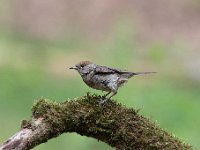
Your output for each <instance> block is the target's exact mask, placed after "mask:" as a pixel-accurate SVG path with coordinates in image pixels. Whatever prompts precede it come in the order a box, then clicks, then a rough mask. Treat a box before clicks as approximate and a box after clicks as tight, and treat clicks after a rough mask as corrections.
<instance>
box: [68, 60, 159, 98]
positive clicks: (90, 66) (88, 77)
mask: <svg viewBox="0 0 200 150" xmlns="http://www.w3.org/2000/svg"><path fill="white" fill-rule="evenodd" d="M69 69H74V70H76V71H78V73H79V74H80V76H81V77H82V79H83V81H84V82H85V83H86V84H87V85H88V86H89V87H91V88H93V89H96V90H101V91H105V92H107V93H106V94H105V95H104V97H105V98H106V97H107V96H108V95H109V94H111V95H110V96H109V97H108V99H110V98H111V97H113V96H114V95H116V94H117V91H118V89H119V87H121V86H122V85H124V83H126V82H127V81H128V80H129V78H131V77H133V76H135V75H141V74H150V73H156V72H130V71H123V70H120V69H114V68H110V67H106V66H100V65H96V64H95V63H93V62H91V61H81V62H79V63H77V64H76V65H75V66H74V67H70V68H69Z"/></svg>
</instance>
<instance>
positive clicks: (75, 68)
mask: <svg viewBox="0 0 200 150" xmlns="http://www.w3.org/2000/svg"><path fill="white" fill-rule="evenodd" d="M69 69H74V70H77V67H70V68H69Z"/></svg>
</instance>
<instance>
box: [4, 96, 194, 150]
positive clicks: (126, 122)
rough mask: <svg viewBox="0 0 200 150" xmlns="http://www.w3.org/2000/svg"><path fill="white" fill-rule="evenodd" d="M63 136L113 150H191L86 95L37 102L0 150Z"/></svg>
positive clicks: (129, 112)
mask: <svg viewBox="0 0 200 150" xmlns="http://www.w3.org/2000/svg"><path fill="white" fill-rule="evenodd" d="M67 132H76V133H78V134H80V135H84V136H88V137H93V138H96V139H97V140H101V141H103V142H105V143H107V144H109V145H110V146H111V147H114V148H116V149H117V150H135V149H136V150H177V149H181V150H192V147H191V146H190V145H188V144H185V143H184V142H183V141H181V140H179V139H178V138H176V137H174V136H172V135H171V134H170V133H167V132H166V131H164V130H163V129H161V128H160V127H159V126H158V125H156V124H155V123H154V122H152V121H150V120H149V119H147V118H145V117H143V116H141V115H139V114H138V111H137V110H134V109H129V108H126V107H124V106H122V105H121V104H119V103H116V102H115V101H113V100H109V99H106V98H104V97H101V96H96V95H89V94H87V95H86V96H83V97H80V98H77V99H75V100H69V101H65V102H62V103H57V102H52V101H49V100H45V99H41V100H39V101H38V102H36V103H35V104H34V105H33V108H32V119H31V120H29V121H26V120H24V121H22V125H21V130H20V131H19V132H18V133H16V134H15V135H14V136H12V137H11V138H10V139H8V140H7V141H6V142H4V143H3V144H2V145H1V146H0V150H10V149H16V150H28V149H31V148H33V147H35V146H37V145H39V144H41V143H44V142H47V140H48V139H51V138H54V137H57V136H59V135H60V134H62V133H67Z"/></svg>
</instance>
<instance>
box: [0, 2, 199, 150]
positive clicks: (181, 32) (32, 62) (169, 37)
mask: <svg viewBox="0 0 200 150" xmlns="http://www.w3.org/2000/svg"><path fill="white" fill-rule="evenodd" d="M0 4H1V5H0V118H1V119H0V143H2V142H3V141H4V140H6V139H7V138H8V137H10V136H11V135H13V134H14V133H15V132H17V131H18V130H19V126H20V123H21V120H23V119H29V118H30V115H31V106H32V104H33V102H34V101H35V100H37V99H39V98H41V97H43V98H48V99H51V100H56V101H64V100H66V99H68V98H69V99H73V98H75V97H80V96H82V95H85V94H86V92H88V91H90V92H91V93H99V94H103V93H102V92H99V91H96V90H93V89H90V88H88V87H87V86H86V85H85V84H84V83H83V82H82V79H81V78H80V76H79V75H78V74H77V72H75V71H72V70H69V69H67V68H69V67H71V66H73V65H74V64H76V63H77V62H79V61H81V60H90V61H94V62H96V63H97V64H100V65H106V66H110V67H116V68H124V69H127V70H132V71H157V72H158V73H157V74H156V75H148V76H137V77H135V78H133V79H131V80H130V81H129V82H128V83H127V84H126V86H124V87H123V88H121V89H120V90H119V92H118V94H117V95H116V96H115V97H114V99H117V101H118V102H120V103H122V104H124V105H126V106H127V107H133V108H136V109H141V111H140V113H141V114H143V115H145V116H146V117H148V118H151V119H152V120H155V121H156V122H157V123H158V124H159V125H160V126H161V127H162V128H164V129H165V130H167V131H169V132H171V133H173V134H174V135H176V136H177V137H179V138H181V139H183V140H184V141H185V142H188V143H190V144H192V145H193V146H194V147H195V148H200V138H199V133H200V118H199V114H200V108H199V106H200V59H199V55H200V51H199V48H200V43H199V40H200V26H199V24H200V19H199V18H200V13H199V12H200V1H199V0H193V1H190V0H173V1H172V0H168V1H159V0H150V1H145V0H128V1H125V2H124V1H119V0H117V1H116V0H109V1H107V0H102V1H98V0H86V1H81V0H76V1H70V0H65V1H49V0H43V1H39V0H29V1H27V0H21V1H11V0H2V1H1V2H0ZM94 148H95V149H97V150H98V149H99V150H101V149H105V150H111V149H112V148H110V147H109V146H107V145H106V144H104V143H102V142H100V141H97V140H95V139H92V138H87V137H83V136H80V135H78V134H75V133H69V134H63V135H61V136H60V137H58V138H55V139H52V140H50V141H48V142H47V143H45V144H42V145H40V146H38V147H36V148H34V149H36V150H47V149H48V150H54V149H68V150H74V149H76V150H84V149H85V150H86V149H87V150H88V149H94Z"/></svg>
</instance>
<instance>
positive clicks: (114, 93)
mask: <svg viewBox="0 0 200 150" xmlns="http://www.w3.org/2000/svg"><path fill="white" fill-rule="evenodd" d="M116 94H117V91H114V92H113V94H112V95H111V96H110V97H109V98H108V99H110V98H111V97H113V96H114V95H116Z"/></svg>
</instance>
